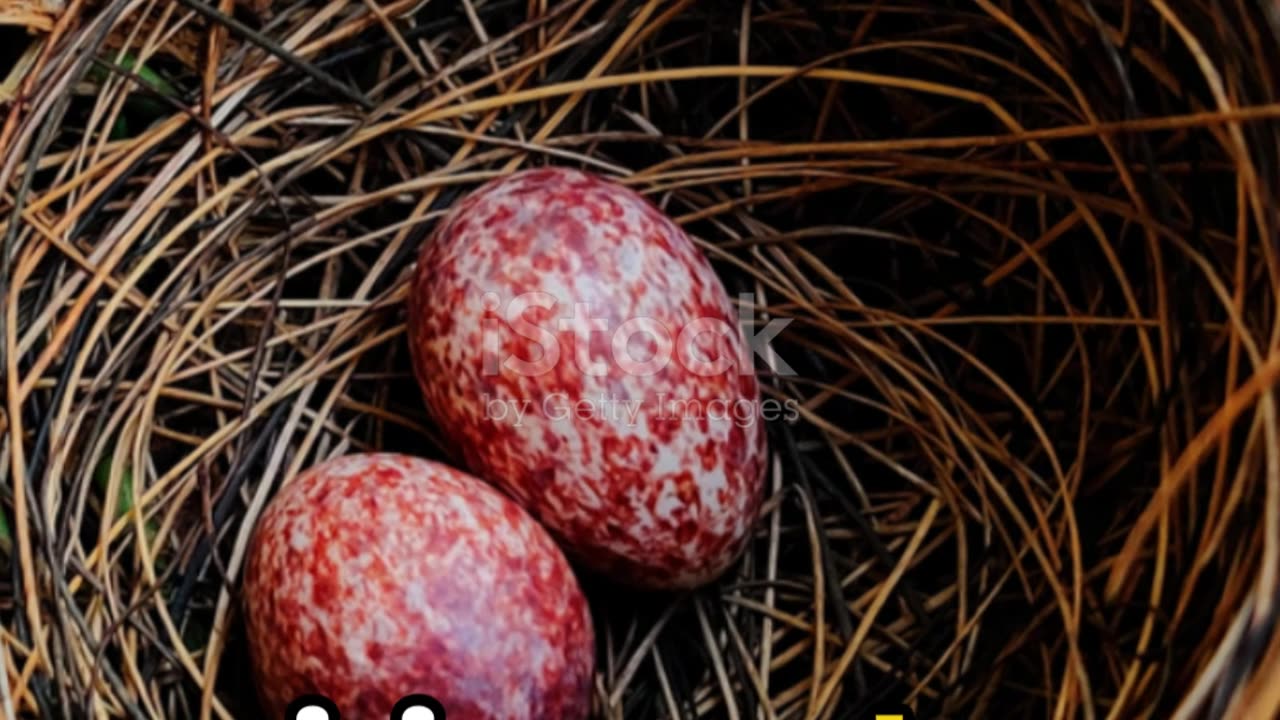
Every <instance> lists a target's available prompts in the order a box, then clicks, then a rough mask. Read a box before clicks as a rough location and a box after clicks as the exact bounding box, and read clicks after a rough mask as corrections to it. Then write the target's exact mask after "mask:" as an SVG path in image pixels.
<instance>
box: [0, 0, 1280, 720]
mask: <svg viewBox="0 0 1280 720" xmlns="http://www.w3.org/2000/svg"><path fill="white" fill-rule="evenodd" d="M1278 22H1280V6H1278V5H1276V4H1275V3H1273V2H1271V0H1266V1H1263V0H947V1H941V0H865V1H864V2H818V1H816V0H815V1H812V2H803V1H801V0H742V1H740V2H728V1H720V0H707V1H699V2H694V1H693V0H667V1H659V0H648V1H644V0H563V1H561V2H548V1H547V0H459V1H458V2H445V1H444V0H434V1H433V2H426V1H424V0H327V1H326V0H296V1H292V2H291V1H288V0H285V1H276V2H272V1H271V0H262V1H260V2H232V0H208V1H207V2H206V0H180V1H179V0H103V1H101V2H90V1H88V0H65V1H60V0H24V1H23V2H16V3H15V2H11V3H7V4H6V5H5V6H4V7H3V8H0V35H3V38H2V39H3V42H0V75H3V76H4V78H3V82H2V83H0V102H3V105H2V106H0V110H2V111H3V117H2V120H0V122H2V123H3V124H2V125H0V149H2V150H3V152H2V154H0V163H3V164H2V165H0V268H2V272H0V374H2V376H3V382H0V400H2V401H3V402H2V405H0V488H3V490H2V492H0V520H3V526H0V667H3V670H4V671H3V672H0V711H3V713H4V715H5V716H6V717H12V716H14V715H16V716H19V717H48V718H58V717H101V718H106V717H138V718H151V717H167V718H187V717H202V718H204V717H218V718H229V717H256V716H257V713H258V711H257V709H256V705H255V702H254V694H253V688H252V682H251V679H250V678H249V674H248V671H247V662H246V653H245V645H244V637H243V632H244V631H243V627H242V623H241V619H240V617H239V612H238V608H239V604H238V603H239V598H238V576H239V572H240V569H241V564H242V560H243V558H244V554H245V549H246V548H245V546H246V542H247V537H248V534H249V531H250V530H251V528H252V526H253V523H254V520H255V519H256V517H257V516H258V514H259V512H260V511H261V509H262V507H263V504H264V503H265V502H266V501H267V500H268V499H269V498H270V497H271V496H272V494H273V492H274V491H275V490H276V489H277V488H278V487H279V486H280V483H282V482H284V481H285V480H286V479H287V478H290V477H292V476H293V475H295V474H296V473H297V472H298V471H299V470H300V469H301V468H304V467H306V466H308V465H310V464H312V463H314V462H317V461H319V460H321V459H323V458H326V457H330V456H333V455H335V454H339V453H344V452H352V451H359V450H367V449H384V450H397V451H407V452H412V453H414V454H418V455H424V456H428V457H443V456H444V453H443V451H442V449H441V448H439V446H438V444H437V442H436V440H435V435H434V430H433V428H432V427H431V426H430V424H429V423H428V421H427V420H426V413H425V411H424V408H423V407H422V405H421V402H420V400H418V394H417V392H416V389H415V387H414V383H413V381H412V378H411V376H410V373H409V363H408V358H407V349H406V346H405V342H404V338H403V310H402V307H403V298H404V293H405V287H406V286H405V281H406V278H407V277H408V276H409V271H410V268H411V265H412V262H413V260H414V251H415V250H416V248H417V247H418V246H419V244H420V243H421V242H422V241H423V239H424V237H425V236H426V234H427V233H428V232H429V231H430V230H431V228H432V226H433V223H434V222H435V221H436V219H437V218H438V217H439V216H440V215H441V213H443V212H444V211H445V210H446V209H447V208H448V207H449V206H450V204H451V203H453V202H454V201H455V200H456V199H457V198H458V197H459V195H460V194H462V193H464V192H466V191H467V190H469V189H471V188H473V187H475V186H476V185H477V184H479V183H481V182H483V181H484V180H486V179H489V178H491V177H494V176H496V175H500V174H502V173H505V172H509V171H511V170H513V169H515V168H517V167H520V166H531V165H538V164H546V163H553V164H561V165H571V166H578V167H585V168H590V169H592V170H595V171H597V172H600V173H603V174H606V175H611V176H615V177H617V178H619V179H620V180H621V181H622V182H625V183H627V184H629V185H631V186H633V187H635V188H636V189H638V190H640V191H642V192H643V193H645V194H646V195H648V196H649V197H650V198H652V199H653V200H654V201H655V202H657V203H658V204H659V205H660V206H661V207H663V208H664V209H665V210H666V211H667V212H668V213H670V214H671V215H672V216H674V217H675V218H676V219H677V220H678V221H679V222H680V223H681V224H682V225H684V226H685V227H686V228H687V229H688V230H689V231H690V232H691V233H692V234H693V235H694V236H695V237H696V238H697V240H698V242H699V243H700V244H701V246H702V247H703V248H704V250H705V252H706V253H707V254H708V256H709V257H710V258H711V259H712V261H713V262H714V263H715V265H716V267H717V269H718V270H719V271H720V272H721V274H722V277H724V279H725V281H726V283H727V285H728V287H729V289H730V292H731V294H735V295H736V294H739V293H742V294H745V296H746V297H747V300H746V301H745V302H746V304H747V305H748V306H749V310H750V311H751V313H753V314H754V316H755V318H756V320H757V324H759V325H763V324H764V323H766V322H767V321H768V320H770V319H782V318H785V319H790V321H791V322H790V324H789V325H788V326H787V328H786V330H785V331H784V332H782V333H781V334H780V335H779V336H778V337H777V338H776V340H775V342H774V345H773V353H774V355H773V356H772V357H770V358H766V359H765V360H764V361H762V362H761V368H760V369H761V375H762V378H763V379H764V384H765V387H766V393H767V395H768V396H769V397H772V398H777V399H779V400H794V401H796V402H795V407H796V408H798V411H797V415H798V417H797V418H796V419H795V421H794V422H786V421H779V422H776V423H772V424H771V426H770V438H771V447H772V450H773V456H772V458H771V463H770V466H769V472H768V477H767V482H768V486H769V496H770V497H769V499H768V501H767V502H766V504H765V508H764V512H763V514H762V516H761V517H760V519H759V522H758V525H757V532H756V537H755V540H754V542H753V544H752V545H751V548H750V550H749V552H748V554H747V555H746V557H744V558H743V560H742V562H741V563H740V564H739V565H738V566H737V567H735V568H734V569H733V570H732V571H731V572H730V573H729V574H728V575H727V576H726V577H725V578H723V579H722V580H721V581H720V582H719V583H718V584H717V585H715V586H714V587H710V588H706V589H703V590H701V591H698V592H693V593H687V594H683V595H678V596H673V595H655V596H649V597H635V596H633V595H628V594H626V593H623V592H620V591H618V590H617V589H615V588H612V587H611V586H609V585H608V584H607V583H603V582H600V581H597V580H593V579H587V588H588V593H589V595H590V597H591V600H592V604H593V611H594V613H595V615H596V621H597V628H598V634H599V636H600V648H599V674H598V677H597V680H596V683H595V689H596V691H595V698H594V701H593V702H594V710H593V713H594V716H595V717H599V718H609V719H621V718H657V717H664V718H732V719H735V720H736V719H738V718H752V719H761V720H772V719H775V718H776V719H783V718H805V719H806V720H808V719H816V718H824V719H825V718H859V717H867V716H868V715H867V713H868V711H869V710H872V709H874V708H876V707H879V705H878V704H879V703H885V702H890V703H897V702H906V703H908V704H909V705H911V706H912V707H913V708H914V709H915V710H916V713H917V715H918V716H919V717H939V716H945V717H987V716H993V715H994V716H1001V717H1018V718H1023V717H1026V718H1032V717H1045V718H1065V717H1083V718H1139V717H1152V716H1155V717H1170V716H1172V717H1177V718H1190V717H1210V718H1225V717H1230V718H1270V717H1275V716H1276V715H1277V714H1278V713H1280V681H1277V678H1278V677H1280V633H1278V632H1277V628H1276V619H1277V602H1278V601H1280V428H1278V427H1277V422H1278V420H1277V408H1276V392H1275V387H1276V383H1277V380H1278V379H1280V351H1277V343H1278V341H1280V322H1278V321H1277V317H1276V306H1277V298H1278V297H1280V258H1278V257H1277V256H1278V255H1280V248H1278V247H1277V223H1278V221H1280V215H1278V214H1277V202H1276V200H1277V198H1278V197H1280V195H1278V194H1277V189H1278V185H1280V173H1278V170H1280V155H1278V152H1280V142H1278V138H1280V124H1278V120H1280V100H1278V98H1277V93H1278V92H1280V85H1278V77H1277V75H1278V74H1280V70H1277V68H1280V42H1277V37H1278V35H1277V32H1276V30H1277V27H1280V24H1278ZM782 362H785V363H786V364H787V365H788V366H789V367H791V368H792V369H794V371H795V373H794V374H788V373H782V372H777V370H778V368H780V367H781V365H780V364H779V363H782Z"/></svg>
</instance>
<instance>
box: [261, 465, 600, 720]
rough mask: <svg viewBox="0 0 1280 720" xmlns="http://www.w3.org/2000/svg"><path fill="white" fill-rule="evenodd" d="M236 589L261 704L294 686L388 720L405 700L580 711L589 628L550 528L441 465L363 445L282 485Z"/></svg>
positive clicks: (520, 711) (498, 714)
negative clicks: (419, 697)
mask: <svg viewBox="0 0 1280 720" xmlns="http://www.w3.org/2000/svg"><path fill="white" fill-rule="evenodd" d="M246 563H247V564H246V566H245V576H244V601H245V616H246V623H247V630H248V636H249V647H250V651H251V656H252V661H253V667H254V673H255V678H256V681H257V687H258V689H259V692H260V693H261V696H262V699H263V702H264V705H265V706H266V707H265V708H264V709H265V710H266V712H267V715H266V717H283V715H284V712H285V707H286V705H287V704H288V703H289V702H290V701H292V700H294V699H295V698H298V697H300V696H302V695H306V694H320V695H323V696H325V697H327V698H329V699H330V700H332V701H333V702H334V703H335V704H336V705H337V708H338V711H339V712H340V713H341V715H342V717H343V718H354V719H355V720H375V719H376V720H385V718H388V717H391V710H392V708H393V706H394V705H395V703H396V701H397V700H399V699H400V698H402V697H404V696H408V695H412V694H416V693H421V694H426V695H431V696H434V697H435V698H438V699H439V700H440V702H441V703H442V704H443V705H444V708H445V710H446V712H447V713H448V716H449V717H450V718H465V719H471V720H486V719H492V720H511V719H527V720H544V719H545V718H566V719H578V720H581V718H585V717H586V716H587V713H588V711H589V701H590V687H591V678H592V672H593V667H594V650H595V647H594V640H593V635H592V628H591V618H590V616H589V614H588V610H587V605H586V601H585V600H584V598H583V595H582V592H581V590H580V589H579V587H578V583H577V580H576V579H575V577H574V575H573V571H572V569H571V568H570V567H569V564H568V561H567V560H566V559H565V557H564V555H563V554H562V553H561V551H560V550H559V548H558V547H557V546H556V545H555V543H554V542H553V541H552V539H551V537H550V536H549V535H548V534H547V533H546V531H544V530H543V529H542V527H541V526H539V525H538V524H537V522H535V521H534V520H533V518H531V517H530V516H529V515H528V513H526V512H525V511H524V510H523V509H521V508H520V507H519V506H518V505H516V503H514V502H512V501H511V500H510V499H509V498H507V497H505V496H503V495H502V494H500V493H499V492H497V491H496V490H495V489H493V488H492V487H490V486H489V485H487V484H485V483H483V482H481V481H480V480H478V479H476V478H473V477H471V476H469V475H466V474H464V473H462V472H459V471H457V470H453V469H452V468H449V467H446V466H444V465H440V464H437V463H433V462H429V461H426V460H420V459H416V458H411V457H407V456H403V455H392V454H361V455H349V456H346V457H340V458H337V459H335V460H330V461H328V462H325V463H322V464H320V465H317V466H315V467H313V468H311V469H310V470H308V471H306V472H305V473H303V474H301V475H299V476H298V477H297V478H296V479H295V480H293V481H292V482H291V483H289V484H287V485H286V486H285V487H284V488H282V489H281V490H280V492H279V494H278V495H277V496H276V497H275V498H274V499H273V500H272V502H271V503H270V504H269V505H268V506H267V508H266V509H265V511H264V512H263V514H262V517H261V519H260V520H259V522H258V526H257V527H256V528H255V530H254V535H253V538H252V544H251V546H250V548H249V554H248V558H247V560H246Z"/></svg>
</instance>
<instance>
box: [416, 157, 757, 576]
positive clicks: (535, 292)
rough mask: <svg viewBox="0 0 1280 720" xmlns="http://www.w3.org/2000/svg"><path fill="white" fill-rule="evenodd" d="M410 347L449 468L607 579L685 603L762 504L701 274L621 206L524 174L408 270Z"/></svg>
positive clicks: (711, 283) (739, 373) (462, 209)
mask: <svg viewBox="0 0 1280 720" xmlns="http://www.w3.org/2000/svg"><path fill="white" fill-rule="evenodd" d="M408 304H409V323H408V333H409V343H410V349H411V352H412V356H413V359H414V369H415V373H416V375H417V378H418V382H419V385H420V386H421V388H422V390H423V394H424V398H425V400H426V403H427V406H428V408H429V410H430V412H431V414H432V415H433V416H434V418H435V420H436V421H437V424H438V425H439V427H440V429H441V431H442V432H443V433H444V436H445V438H446V440H447V442H448V445H449V448H450V449H451V450H453V451H454V452H455V453H456V455H457V457H459V458H460V460H461V462H463V463H465V464H466V466H467V467H468V468H469V469H470V470H471V471H472V472H474V473H475V474H477V475H479V476H481V477H483V478H485V479H487V480H490V481H492V482H494V483H495V484H497V485H499V486H501V487H502V488H504V489H505V490H506V491H507V492H509V493H510V494H511V495H512V496H513V497H515V498H516V499H517V500H518V501H519V502H520V503H521V504H523V505H524V506H525V507H526V508H528V509H529V510H530V511H531V512H532V513H533V515H534V516H535V517H537V518H538V519H539V520H541V521H542V522H543V523H544V524H545V525H546V526H547V527H548V528H549V529H551V531H552V532H553V534H555V535H556V536H557V538H558V539H559V540H560V541H561V542H562V545H563V546H564V547H565V549H566V551H567V552H568V553H569V554H570V555H571V556H572V557H574V558H576V559H578V560H579V561H581V562H582V563H583V564H584V565H586V566H588V567H590V568H592V569H594V570H597V571H599V572H602V573H604V574H606V575H609V576H611V577H613V578H614V579H616V580H618V581H621V582H623V583H627V584H630V585H634V586H640V587H646V588H657V589H663V588H680V587H693V586H697V585H700V584H703V583H706V582H708V581H710V580H712V579H714V578H716V577H717V576H718V575H720V574H721V573H723V572H724V570H725V569H726V568H727V567H728V566H729V565H731V564H732V563H733V561H734V560H735V559H736V558H738V557H739V556H740V554H741V553H742V551H743V549H744V547H745V545H746V543H747V541H748V538H749V535H750V532H751V529H752V526H753V523H754V520H755V518H756V515H757V513H758V511H759V507H760V503H761V499H762V494H763V469H764V461H765V454H766V442H765V432H764V424H763V422H761V415H760V392H759V386H758V383H757V379H756V376H755V373H754V366H753V361H752V357H751V355H750V353H749V352H748V347H747V343H746V341H745V339H744V337H743V333H742V330H741V327H740V326H739V321H738V317H737V314H736V312H735V311H734V307H733V305H732V303H731V302H730V300H729V297H728V295H727V293H726V292H725V289H724V286H723V285H722V284H721V282H720V279H719V278H718V277H717V275H716V274H715V272H714V270H713V269H712V267H711V265H710V263H709V262H708V261H707V259H706V258H705V257H704V256H703V254H702V253H701V252H700V251H699V249H698V248H697V246H696V245H694V243H693V242H692V240H691V239H690V238H689V237H688V236H687V235H686V234H685V233H684V232H683V230H681V228H680V227H679V226H677V225H676V224H675V223H674V222H673V221H672V220H670V219H669V218H668V217H666V216H665V215H664V214H663V213H662V212H661V211H659V210H658V209H657V208H656V207H655V206H654V205H653V204H651V203H650V202H649V201H647V200H646V199H645V198H643V197H642V196H640V195H639V194H638V193H636V192H634V191H632V190H630V189H628V188H625V187H623V186H622V185H619V184H617V183H614V182H612V181H608V180H605V179H603V178H601V177H599V176H596V175H593V174H588V173H583V172H579V171H576V170H569V169H560V168H546V169H538V170H528V171H522V172H518V173H515V174H512V175H508V176H505V177H502V178H499V179H497V180H494V181H491V182H489V183H487V184H485V185H484V186H482V187H480V188H479V189H478V190H476V191H475V192H473V193H472V194H470V195H469V196H467V197H466V198H465V199H463V200H462V201H460V202H459V203H458V204H456V205H455V206H454V208H453V209H452V210H451V211H450V213H448V214H447V215H446V216H445V217H444V218H443V219H442V220H441V222H440V224H439V225H438V227H437V228H436V230H435V232H434V233H433V235H432V237H431V238H429V239H428V241H427V242H426V243H424V245H423V248H422V250H421V251H420V254H419V258H418V264H417V268H416V271H415V274H414V277H413V278H412V286H411V288H410V292H409V303H408Z"/></svg>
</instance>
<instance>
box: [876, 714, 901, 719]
mask: <svg viewBox="0 0 1280 720" xmlns="http://www.w3.org/2000/svg"><path fill="white" fill-rule="evenodd" d="M876 720H907V719H906V718H904V717H903V716H901V715H879V714H877V715H876Z"/></svg>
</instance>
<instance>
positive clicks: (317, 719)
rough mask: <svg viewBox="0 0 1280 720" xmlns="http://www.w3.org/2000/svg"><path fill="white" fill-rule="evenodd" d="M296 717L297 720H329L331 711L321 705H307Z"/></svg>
mask: <svg viewBox="0 0 1280 720" xmlns="http://www.w3.org/2000/svg"><path fill="white" fill-rule="evenodd" d="M294 717H295V720H329V711H328V710H325V709H324V708H322V707H320V706H319V705H307V706H305V707H303V708H302V709H301V710H299V711H298V714H297V715H296V716H294Z"/></svg>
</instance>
